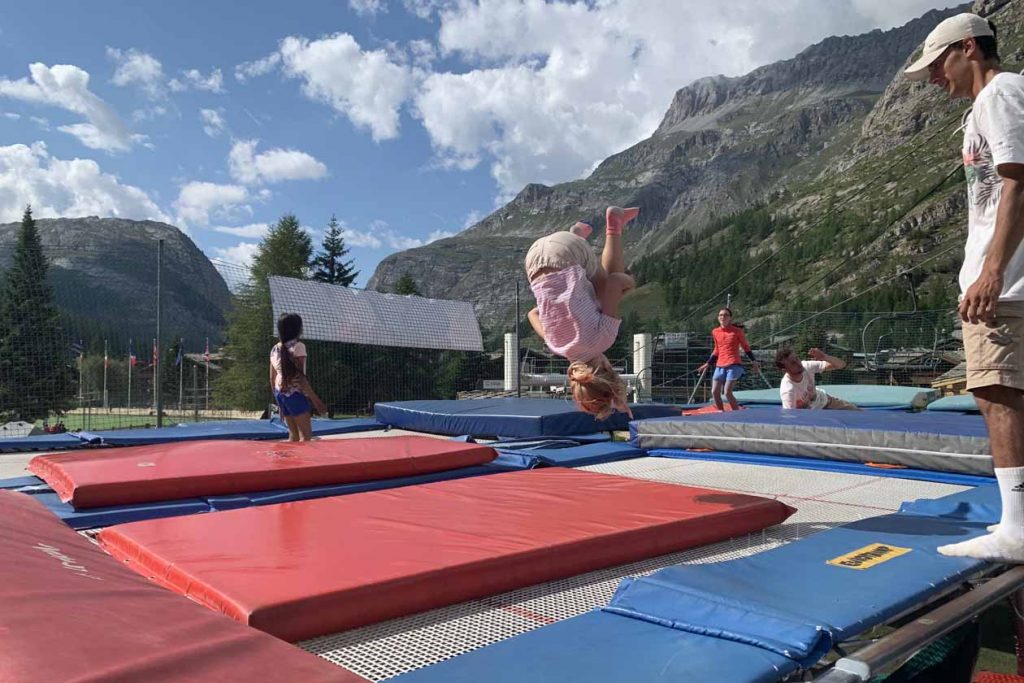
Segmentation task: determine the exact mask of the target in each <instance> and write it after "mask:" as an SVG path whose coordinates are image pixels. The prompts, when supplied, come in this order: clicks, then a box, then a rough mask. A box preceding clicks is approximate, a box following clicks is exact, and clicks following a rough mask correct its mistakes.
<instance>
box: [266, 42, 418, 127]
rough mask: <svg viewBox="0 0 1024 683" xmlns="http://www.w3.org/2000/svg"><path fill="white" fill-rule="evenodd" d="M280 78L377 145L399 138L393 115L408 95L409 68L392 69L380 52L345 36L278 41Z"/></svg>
mask: <svg viewBox="0 0 1024 683" xmlns="http://www.w3.org/2000/svg"><path fill="white" fill-rule="evenodd" d="M280 52H281V57H282V60H283V63H284V72H285V74H286V75H287V76H289V77H291V78H298V79H301V80H302V81H303V85H302V91H303V93H305V95H306V96H307V97H309V98H310V99H312V100H316V101H320V102H324V103H326V104H328V105H330V106H331V107H333V108H334V109H335V110H336V111H337V112H339V113H341V114H344V115H345V116H347V117H348V118H349V120H351V121H352V123H354V124H355V125H356V126H359V127H364V128H369V129H370V133H371V134H372V136H373V139H374V140H376V141H380V140H387V139H390V138H394V137H397V136H398V110H399V107H400V106H401V104H402V102H403V101H405V99H406V98H407V97H408V96H409V94H410V93H411V91H412V88H413V85H414V80H413V75H412V72H411V71H410V69H409V67H407V66H403V65H401V64H396V63H395V62H393V61H391V60H390V59H389V58H388V55H387V52H386V51H384V50H363V49H362V48H360V46H359V43H357V42H356V40H355V39H354V38H353V37H352V36H350V35H349V34H347V33H337V34H335V35H332V36H329V37H327V38H322V39H319V40H314V41H310V40H308V39H306V38H302V37H294V36H293V37H288V38H285V39H284V40H283V41H281V50H280Z"/></svg>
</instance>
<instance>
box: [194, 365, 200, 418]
mask: <svg viewBox="0 0 1024 683" xmlns="http://www.w3.org/2000/svg"><path fill="white" fill-rule="evenodd" d="M192 416H193V417H194V418H195V421H196V422H199V366H197V365H193V366H192Z"/></svg>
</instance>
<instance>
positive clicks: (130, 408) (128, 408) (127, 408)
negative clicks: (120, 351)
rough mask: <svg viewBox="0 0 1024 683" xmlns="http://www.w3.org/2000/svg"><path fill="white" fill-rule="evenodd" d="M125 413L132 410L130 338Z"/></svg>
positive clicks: (129, 341) (129, 340) (129, 343)
mask: <svg viewBox="0 0 1024 683" xmlns="http://www.w3.org/2000/svg"><path fill="white" fill-rule="evenodd" d="M125 409H126V412H127V413H129V414H130V413H131V412H132V340H131V339H128V402H127V403H126V404H125Z"/></svg>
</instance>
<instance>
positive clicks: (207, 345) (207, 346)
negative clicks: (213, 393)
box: [204, 337, 210, 418]
mask: <svg viewBox="0 0 1024 683" xmlns="http://www.w3.org/2000/svg"><path fill="white" fill-rule="evenodd" d="M204 356H205V358H206V413H207V414H206V417H207V418H208V417H210V414H209V413H210V338H209V337H207V338H206V351H205V353H204Z"/></svg>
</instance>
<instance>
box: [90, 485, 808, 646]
mask: <svg viewBox="0 0 1024 683" xmlns="http://www.w3.org/2000/svg"><path fill="white" fill-rule="evenodd" d="M792 513H793V509H792V508H790V507H788V506H787V505H785V504H783V503H780V502H777V501H772V500H767V499H764V498H759V497H753V496H749V495H743V494H736V493H725V492H721V491H713V490H707V489H698V488H692V487H684V486H671V485H665V484H659V483H655V482H645V481H640V480H637V479H631V478H626V477H618V476H611V475H605V474H599V473H595V472H586V471H581V470H568V469H563V468H549V469H543V470H536V471H526V472H509V473H504V474H496V475H492V476H488V477H478V478H474V479H463V480H456V481H445V482H439V483H436V484H428V485H423V486H411V487H404V488H399V489H391V490H388V491H377V492H371V493H364V494H360V495H355V496H344V497H335V498H322V499H318V500H311V501H303V502H299V503H287V504H283V505H273V506H267V507H258V508H250V509H246V510H236V511H231V512H224V513H220V514H216V515H199V516H192V517H177V518H171V519H162V520H153V521H149V522H139V523H135V524H128V525H122V526H116V527H111V528H108V529H105V530H104V531H102V532H100V534H99V536H98V539H99V542H100V543H101V545H102V546H103V547H104V548H105V549H107V550H108V551H109V552H110V553H111V554H112V555H114V557H116V558H118V559H121V560H124V561H125V562H127V563H128V564H129V566H131V567H132V568H133V569H135V570H136V571H138V572H140V573H142V574H144V575H147V576H150V577H151V578H152V579H153V580H154V581H156V582H157V583H159V584H161V585H163V586H165V587H167V588H169V589H170V590H173V591H176V592H179V593H182V594H184V595H187V596H188V597H190V598H192V599H193V600H195V601H197V602H199V603H201V604H204V605H207V606H209V607H211V608H212V609H214V610H217V611H220V612H223V613H225V614H228V615H229V616H232V617H233V618H235V619H238V620H239V621H242V622H244V623H248V624H249V625H251V626H253V627H255V628H259V629H261V630H264V631H267V632H268V633H271V634H273V635H276V636H278V637H280V638H284V639H288V640H297V639H301V638H309V637H312V636H316V635H320V634H324V633H330V632H332V631H337V630H341V629H346V628H355V627H359V626H363V625H366V624H370V623H374V622H377V621H382V620H384V619H388V618H392V617H397V616H402V615H407V614H412V613H416V612H421V611H423V610H427V609H431V608H435V607H439V606H441V605H446V604H452V603H457V602H460V601H462V600H467V599H471V598H477V597H482V596H487V595H492V594H494V593H500V592H501V591H504V590H509V589H512V588H516V587H520V586H524V585H529V584H533V583H537V582H539V581H545V580H550V579H554V578H559V577H563V576H570V575H573V574H579V573H581V572H586V571H590V570H593V569H596V568H600V567H606V566H612V565H616V564H621V563H623V562H628V561H633V560H637V559H641V558H646V557H654V556H657V555H662V554H665V553H667V552H672V551H676V550H681V549H684V548H689V547H693V546H698V545H703V544H706V543H710V542H713V541H716V540H719V539H722V538H728V537H732V536H736V535H742V534H746V533H748V532H751V531H755V530H758V529H762V528H764V527H766V526H770V525H773V524H777V523H779V522H781V521H783V520H784V519H786V518H787V517H789V516H790V515H791V514H792ZM324 530H329V532H328V533H324Z"/></svg>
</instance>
